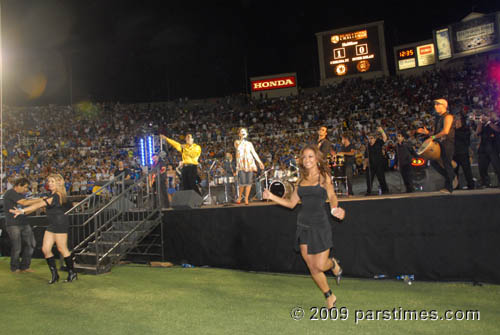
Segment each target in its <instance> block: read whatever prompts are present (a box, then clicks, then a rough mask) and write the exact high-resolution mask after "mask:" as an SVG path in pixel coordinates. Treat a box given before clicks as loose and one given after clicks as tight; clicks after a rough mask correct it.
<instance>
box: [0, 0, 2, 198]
mask: <svg viewBox="0 0 500 335" xmlns="http://www.w3.org/2000/svg"><path fill="white" fill-rule="evenodd" d="M2 193H3V58H2V2H1V1H0V194H2Z"/></svg>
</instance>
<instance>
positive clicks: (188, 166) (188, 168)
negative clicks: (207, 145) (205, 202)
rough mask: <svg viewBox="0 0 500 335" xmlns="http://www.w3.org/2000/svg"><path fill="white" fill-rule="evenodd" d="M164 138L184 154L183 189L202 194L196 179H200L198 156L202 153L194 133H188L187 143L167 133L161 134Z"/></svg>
mask: <svg viewBox="0 0 500 335" xmlns="http://www.w3.org/2000/svg"><path fill="white" fill-rule="evenodd" d="M160 137H161V138H162V139H164V140H165V141H167V143H168V144H170V145H171V146H173V147H174V149H175V150H177V151H179V152H180V153H181V155H182V164H183V166H182V172H181V179H182V189H183V190H193V191H195V192H197V193H198V194H200V195H201V193H200V190H199V188H198V186H197V185H196V180H197V179H198V170H197V168H198V158H200V155H201V147H200V146H199V145H198V144H196V143H194V139H193V135H192V134H189V133H188V134H186V144H180V143H179V142H177V141H174V140H173V139H171V138H168V137H167V136H165V135H160Z"/></svg>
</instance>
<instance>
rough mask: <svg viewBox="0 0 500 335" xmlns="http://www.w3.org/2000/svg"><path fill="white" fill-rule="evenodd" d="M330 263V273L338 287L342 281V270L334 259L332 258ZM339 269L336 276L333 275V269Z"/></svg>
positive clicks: (338, 262)
mask: <svg viewBox="0 0 500 335" xmlns="http://www.w3.org/2000/svg"><path fill="white" fill-rule="evenodd" d="M332 262H333V268H332V273H333V275H334V276H335V282H336V283H337V285H340V280H341V279H342V268H341V267H340V265H339V264H340V261H339V260H338V259H335V257H332ZM337 266H338V267H339V271H338V272H337V274H335V269H336V268H337Z"/></svg>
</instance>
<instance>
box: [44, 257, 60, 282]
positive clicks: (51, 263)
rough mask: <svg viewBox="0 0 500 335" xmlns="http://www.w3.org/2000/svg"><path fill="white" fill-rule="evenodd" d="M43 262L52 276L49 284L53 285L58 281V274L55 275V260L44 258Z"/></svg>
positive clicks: (53, 258)
mask: <svg viewBox="0 0 500 335" xmlns="http://www.w3.org/2000/svg"><path fill="white" fill-rule="evenodd" d="M45 260H46V261H47V265H48V266H49V269H50V273H51V274H52V278H51V279H50V281H49V284H54V283H55V282H57V281H59V274H58V273H57V268H56V258H55V257H54V256H52V257H50V258H45Z"/></svg>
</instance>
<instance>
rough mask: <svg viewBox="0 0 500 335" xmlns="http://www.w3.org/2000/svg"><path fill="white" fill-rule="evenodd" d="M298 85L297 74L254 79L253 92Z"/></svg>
mask: <svg viewBox="0 0 500 335" xmlns="http://www.w3.org/2000/svg"><path fill="white" fill-rule="evenodd" d="M295 86H297V79H296V78H295V76H287V77H275V78H269V79H263V80H254V81H252V92H254V91H265V90H276V89H280V88H287V87H295Z"/></svg>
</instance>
